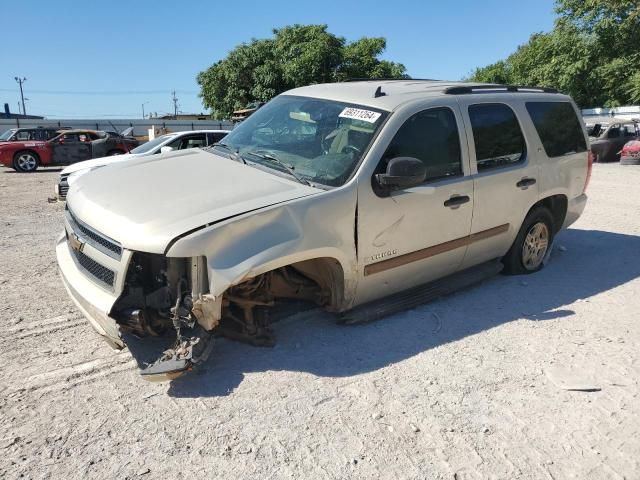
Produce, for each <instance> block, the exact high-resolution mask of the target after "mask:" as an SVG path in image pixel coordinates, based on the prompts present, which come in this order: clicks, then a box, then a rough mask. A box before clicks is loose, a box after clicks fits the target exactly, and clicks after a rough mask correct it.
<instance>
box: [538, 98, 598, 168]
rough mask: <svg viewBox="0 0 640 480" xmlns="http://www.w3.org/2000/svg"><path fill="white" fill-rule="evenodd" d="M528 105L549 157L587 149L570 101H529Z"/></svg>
mask: <svg viewBox="0 0 640 480" xmlns="http://www.w3.org/2000/svg"><path fill="white" fill-rule="evenodd" d="M526 107H527V111H528V112H529V115H530V116H531V120H532V121H533V125H534V126H535V127H536V131H537V132H538V136H539V137H540V141H541V142H542V146H543V147H544V151H545V152H546V154H547V156H548V157H550V158H553V157H561V156H563V155H568V154H571V153H579V152H584V151H586V150H587V144H586V142H585V139H584V134H583V133H582V126H581V125H580V121H579V120H578V117H577V116H576V112H575V110H574V109H573V106H572V105H571V104H570V103H569V102H527V103H526Z"/></svg>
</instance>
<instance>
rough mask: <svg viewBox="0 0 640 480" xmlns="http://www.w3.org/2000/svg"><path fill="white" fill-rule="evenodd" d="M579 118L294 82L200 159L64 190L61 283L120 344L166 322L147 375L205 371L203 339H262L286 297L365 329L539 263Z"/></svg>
mask: <svg viewBox="0 0 640 480" xmlns="http://www.w3.org/2000/svg"><path fill="white" fill-rule="evenodd" d="M579 113H580V111H579V110H578V109H577V107H576V105H575V104H574V102H573V101H572V100H571V98H570V97H568V96H566V95H562V94H560V93H557V92H555V91H551V90H549V89H543V88H532V87H515V86H500V85H483V84H468V83H460V82H436V81H420V80H396V81H387V80H376V81H362V82H346V83H338V84H324V85H312V86H307V87H302V88H297V89H294V90H291V91H289V92H286V93H284V94H282V95H279V96H277V97H276V98H274V99H273V100H271V101H270V102H269V103H267V104H266V105H264V106H263V107H262V108H260V109H259V110H257V111H256V112H255V113H254V114H253V115H251V116H250V117H249V118H248V119H246V120H245V121H243V122H242V123H241V124H240V125H238V126H237V127H236V128H235V129H234V130H233V131H232V132H231V133H229V135H227V137H225V139H224V140H223V143H221V144H218V145H217V146H215V147H213V148H210V149H207V150H198V149H195V150H190V151H187V152H172V153H168V154H166V155H162V156H161V157H160V158H158V159H157V160H154V161H148V160H146V159H144V158H141V159H134V160H131V161H129V162H123V163H119V164H117V165H113V166H112V167H109V168H104V169H100V170H98V171H96V172H94V173H92V174H91V175H86V176H84V177H83V178H81V179H80V180H79V181H77V182H76V183H75V184H74V185H73V186H72V187H71V189H70V191H69V196H68V199H67V210H66V212H65V231H64V233H63V234H62V235H61V236H60V237H59V239H58V243H57V247H56V249H57V259H58V265H59V267H60V272H61V277H62V280H63V282H64V284H65V286H66V288H67V291H68V293H69V295H70V297H71V298H72V299H73V301H74V302H75V303H76V305H77V306H78V308H79V309H80V310H81V311H82V312H83V313H84V315H85V316H86V317H87V318H88V319H89V321H90V322H91V324H92V325H93V326H94V327H95V329H96V330H97V331H98V333H100V334H101V335H102V336H104V338H105V339H107V340H108V341H109V342H110V343H111V344H112V345H113V346H115V347H118V348H122V347H124V346H125V341H126V337H124V338H123V337H122V336H121V332H122V331H125V332H133V333H135V334H136V335H139V336H142V335H145V334H151V335H154V334H159V333H161V332H163V331H171V332H173V331H175V344H174V346H173V347H172V348H170V349H168V350H166V351H165V352H164V353H163V354H162V356H161V357H160V358H159V359H158V360H157V361H156V362H155V363H154V364H152V365H151V366H149V367H147V368H145V370H143V372H142V374H143V375H145V377H146V378H148V379H171V378H175V377H177V376H179V375H181V374H182V373H184V372H186V371H188V370H190V369H191V368H192V366H193V365H197V364H198V363H201V362H202V361H204V359H206V357H207V355H208V352H209V351H210V349H211V348H212V345H213V342H212V341H211V340H212V338H213V337H215V336H216V335H223V336H227V337H230V338H234V339H238V340H243V341H246V342H250V343H252V344H254V345H270V344H272V343H273V342H274V337H273V333H272V331H271V329H270V326H269V323H270V321H273V320H274V319H275V318H277V317H278V316H279V315H283V310H282V309H281V307H283V306H284V307H286V308H285V310H287V309H288V311H291V309H298V308H300V305H301V304H303V302H308V303H309V304H311V305H313V304H315V305H318V306H320V307H322V308H324V309H326V310H328V311H330V312H334V313H335V314H336V316H337V319H338V320H340V321H342V322H358V321H369V320H373V319H376V318H379V317H381V316H383V315H388V314H390V313H394V312H397V311H398V310H401V309H406V308H412V307H415V306H416V305H417V304H419V303H422V302H425V301H428V300H430V299H433V298H437V297H439V296H441V295H443V294H446V293H448V292H451V291H453V290H455V289H458V288H461V287H462V286H468V285H470V284H472V283H474V282H478V281H479V280H481V279H483V278H485V277H486V276H488V275H491V274H495V273H497V272H499V271H503V272H504V273H507V274H526V273H533V272H537V271H538V270H540V269H541V268H543V267H544V265H545V263H546V262H547V260H548V259H549V257H550V252H551V249H552V246H553V239H554V237H555V235H556V234H557V233H558V232H559V231H560V230H561V229H563V228H566V227H568V226H569V225H571V224H572V223H573V222H575V221H576V219H577V218H578V217H579V216H580V215H581V214H582V212H583V209H584V208H585V205H586V202H587V196H586V194H585V190H586V188H587V184H588V182H589V177H590V174H591V155H590V152H589V151H588V143H587V135H586V131H585V129H584V125H583V123H582V122H581V121H580V120H579ZM185 160H186V161H188V162H189V168H188V169H185V168H183V167H182V165H183V164H184V162H185ZM214 160H215V161H214ZM529 293H530V294H532V293H531V292H529ZM514 301H517V299H514ZM398 328H402V326H399V327H398ZM388 348H390V349H393V348H394V346H393V339H391V338H390V339H389V342H388ZM327 361H331V359H327Z"/></svg>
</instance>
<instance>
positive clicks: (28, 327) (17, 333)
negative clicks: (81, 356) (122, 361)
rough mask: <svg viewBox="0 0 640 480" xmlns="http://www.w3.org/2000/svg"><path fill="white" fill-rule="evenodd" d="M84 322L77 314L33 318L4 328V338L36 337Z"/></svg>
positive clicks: (77, 325)
mask: <svg viewBox="0 0 640 480" xmlns="http://www.w3.org/2000/svg"><path fill="white" fill-rule="evenodd" d="M84 324H86V320H85V319H84V318H83V317H82V316H80V315H78V314H70V315H60V316H57V317H52V318H48V319H45V320H35V321H31V322H29V323H25V324H22V325H17V326H14V327H9V328H5V329H4V332H5V337H4V338H5V339H7V340H20V339H23V338H28V337H37V336H40V335H45V334H48V333H53V332H55V331H58V330H63V329H69V328H75V327H79V326H81V325H84Z"/></svg>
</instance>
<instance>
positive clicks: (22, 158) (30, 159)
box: [16, 153, 38, 172]
mask: <svg viewBox="0 0 640 480" xmlns="http://www.w3.org/2000/svg"><path fill="white" fill-rule="evenodd" d="M16 164H17V167H18V170H20V171H22V172H32V171H34V170H35V169H36V168H37V167H38V160H37V159H36V157H35V156H34V155H33V154H32V153H21V154H20V155H18V158H16Z"/></svg>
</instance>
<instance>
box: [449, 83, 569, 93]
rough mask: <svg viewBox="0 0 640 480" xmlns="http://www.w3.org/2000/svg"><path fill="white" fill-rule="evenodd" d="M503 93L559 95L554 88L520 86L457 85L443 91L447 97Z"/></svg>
mask: <svg viewBox="0 0 640 480" xmlns="http://www.w3.org/2000/svg"><path fill="white" fill-rule="evenodd" d="M496 90H497V91H505V92H543V93H559V92H558V90H556V89H555V88H547V87H527V86H522V85H457V86H455V87H448V88H445V89H444V93H446V94H448V95H462V94H468V93H482V92H483V91H484V92H486V91H496Z"/></svg>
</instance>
